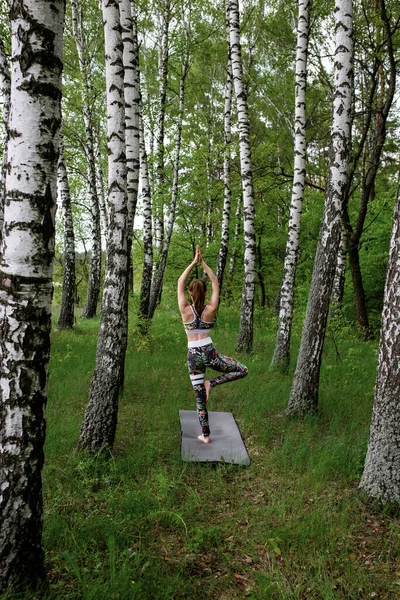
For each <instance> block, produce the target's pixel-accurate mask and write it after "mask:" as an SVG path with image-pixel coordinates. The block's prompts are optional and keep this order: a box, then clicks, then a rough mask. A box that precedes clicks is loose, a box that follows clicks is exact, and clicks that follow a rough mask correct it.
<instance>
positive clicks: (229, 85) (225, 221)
mask: <svg viewBox="0 0 400 600" xmlns="http://www.w3.org/2000/svg"><path fill="white" fill-rule="evenodd" d="M225 4H226V6H225V10H226V31H227V51H228V52H227V55H228V64H227V71H226V82H225V104H224V142H225V147H224V206H223V209H222V231H221V245H220V249H219V254H218V264H217V269H216V276H217V278H218V283H219V290H220V293H221V290H222V284H223V280H224V273H225V266H226V260H227V256H228V249H229V227H230V215H231V202H232V190H231V142H232V135H231V129H232V126H231V120H232V93H233V77H232V61H231V48H230V28H229V0H226V3H225Z"/></svg>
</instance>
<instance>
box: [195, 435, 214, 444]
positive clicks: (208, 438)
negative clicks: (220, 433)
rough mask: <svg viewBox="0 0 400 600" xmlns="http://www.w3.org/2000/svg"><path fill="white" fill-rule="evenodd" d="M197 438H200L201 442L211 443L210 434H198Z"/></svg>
mask: <svg viewBox="0 0 400 600" xmlns="http://www.w3.org/2000/svg"><path fill="white" fill-rule="evenodd" d="M197 439H198V440H200V441H201V442H204V443H205V444H209V443H210V442H211V439H210V437H209V436H208V437H204V435H203V434H201V435H198V436H197Z"/></svg>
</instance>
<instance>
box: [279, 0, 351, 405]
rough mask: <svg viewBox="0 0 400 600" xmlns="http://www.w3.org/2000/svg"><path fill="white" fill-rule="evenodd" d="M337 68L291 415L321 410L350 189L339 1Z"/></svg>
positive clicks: (347, 52)
mask: <svg viewBox="0 0 400 600" xmlns="http://www.w3.org/2000/svg"><path fill="white" fill-rule="evenodd" d="M335 20H336V27H335V64H334V97H333V116H332V129H331V148H330V160H329V173H328V182H327V189H326V196H325V206H324V215H323V221H322V226H321V232H320V238H319V241H318V246H317V252H316V256H315V262H314V269H313V275H312V281H311V288H310V293H309V296H308V304H307V313H306V318H305V322H304V326H303V333H302V339H301V346H300V352H299V356H298V359H297V366H296V371H295V375H294V381H293V387H292V391H291V394H290V399H289V404H288V407H287V414H292V415H301V414H304V413H306V412H308V411H315V410H316V409H317V406H318V387H319V374H320V367H321V357H322V348H323V344H324V339H325V331H326V324H327V319H328V313H329V300H330V296H331V292H332V286H333V279H334V275H335V267H336V260H337V253H338V249H339V244H340V230H341V225H342V217H343V201H344V196H345V193H346V189H347V183H348V171H349V168H348V167H349V153H350V140H351V116H352V81H353V76H352V69H353V39H352V36H353V17H352V0H336V1H335Z"/></svg>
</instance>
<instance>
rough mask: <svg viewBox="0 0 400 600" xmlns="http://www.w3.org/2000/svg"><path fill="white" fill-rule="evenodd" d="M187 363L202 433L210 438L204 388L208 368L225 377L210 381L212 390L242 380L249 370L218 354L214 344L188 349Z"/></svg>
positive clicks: (220, 376)
mask: <svg viewBox="0 0 400 600" xmlns="http://www.w3.org/2000/svg"><path fill="white" fill-rule="evenodd" d="M187 361H188V367H189V375H190V379H191V381H192V385H193V391H194V395H195V396H196V405H197V414H198V416H199V421H200V426H201V431H202V433H203V435H204V437H208V436H209V435H210V427H209V424H208V412H207V400H206V388H205V387H204V379H205V372H206V367H211V369H214V371H219V372H221V373H223V375H219V376H218V377H214V378H213V379H210V385H211V387H212V388H213V387H215V386H216V385H220V384H221V383H227V382H228V381H235V380H236V379H242V377H246V375H247V373H248V370H247V367H246V366H245V365H242V364H241V363H239V362H237V361H236V360H234V359H233V358H230V357H229V356H223V355H222V354H218V352H217V350H216V348H215V346H214V344H213V343H211V344H207V345H206V346H199V347H196V348H188V355H187Z"/></svg>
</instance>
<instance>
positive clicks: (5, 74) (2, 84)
mask: <svg viewBox="0 0 400 600" xmlns="http://www.w3.org/2000/svg"><path fill="white" fill-rule="evenodd" d="M0 90H1V94H2V96H3V111H2V112H3V123H2V128H1V129H2V138H3V161H2V167H1V173H0V243H1V238H2V235H3V218H4V199H5V177H6V164H7V145H8V128H7V123H8V119H9V114H10V90H11V78H10V70H9V68H8V60H7V56H6V53H5V50H4V43H3V40H2V39H0Z"/></svg>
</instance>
